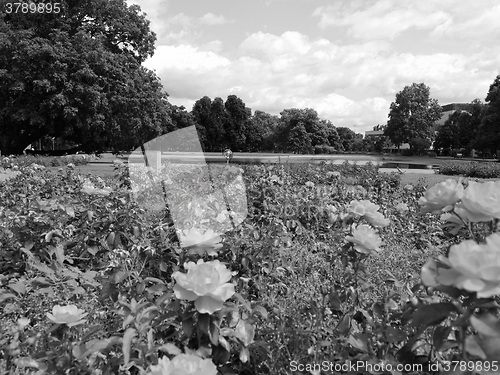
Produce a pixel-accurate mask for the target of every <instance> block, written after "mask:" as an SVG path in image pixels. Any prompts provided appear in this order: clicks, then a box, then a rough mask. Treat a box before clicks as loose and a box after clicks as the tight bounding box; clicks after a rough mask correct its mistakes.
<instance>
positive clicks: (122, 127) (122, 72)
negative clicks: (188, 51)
mask: <svg viewBox="0 0 500 375" xmlns="http://www.w3.org/2000/svg"><path fill="white" fill-rule="evenodd" d="M60 3H61V12H60V13H58V14H55V13H50V14H49V13H27V14H24V13H21V12H19V13H14V12H12V13H10V14H9V13H6V12H1V13H0V152H1V153H2V154H3V155H9V154H20V153H22V151H23V150H24V148H25V147H27V146H28V145H30V144H31V143H33V142H34V141H37V140H38V139H39V138H41V137H43V136H45V135H48V136H52V137H61V138H64V139H67V140H71V141H74V142H75V143H78V144H80V145H81V148H82V149H83V150H86V151H94V150H97V151H102V150H103V149H117V150H124V149H130V148H132V147H137V145H139V144H141V143H143V142H145V141H147V140H149V139H151V138H153V137H155V136H157V135H158V134H162V133H163V132H166V131H168V130H172V121H171V119H170V117H169V105H168V102H167V101H166V94H165V93H164V92H163V91H162V89H163V88H162V86H161V84H160V81H159V79H158V77H156V75H155V74H154V73H153V72H152V71H149V70H147V69H145V68H144V67H143V66H142V65H141V63H142V62H143V61H144V60H145V59H146V58H147V57H148V56H151V55H152V54H153V51H154V42H155V39H156V37H155V35H154V33H152V32H151V31H150V29H149V21H147V20H146V18H145V16H144V14H143V13H141V12H140V8H139V7H138V6H136V5H132V6H128V5H127V4H126V2H125V1H124V0H112V1H108V0H85V1H65V0H62V1H61V2H60Z"/></svg>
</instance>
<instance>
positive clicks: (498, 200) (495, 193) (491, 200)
mask: <svg viewBox="0 0 500 375" xmlns="http://www.w3.org/2000/svg"><path fill="white" fill-rule="evenodd" d="M462 205H463V207H464V208H465V209H466V210H467V216H468V217H469V219H470V220H471V221H473V222H478V221H490V220H492V219H493V218H495V219H500V180H498V181H487V182H482V183H481V182H474V181H471V182H469V186H467V189H465V192H464V196H463V198H462Z"/></svg>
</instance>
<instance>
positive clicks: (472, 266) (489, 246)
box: [421, 233, 500, 298]
mask: <svg viewBox="0 0 500 375" xmlns="http://www.w3.org/2000/svg"><path fill="white" fill-rule="evenodd" d="M439 260H440V263H441V264H438V263H437V262H435V261H433V260H430V261H428V262H427V263H426V264H425V265H424V267H423V268H422V273H421V278H422V281H423V283H424V284H426V285H428V286H437V285H447V286H455V287H457V288H459V289H463V290H466V291H469V292H476V293H477V296H478V297H479V298H488V297H491V296H494V295H497V294H500V233H494V234H492V235H490V236H488V237H487V238H486V244H478V243H477V242H476V241H474V240H466V241H463V242H461V243H460V244H458V245H452V246H451V247H450V251H449V254H448V258H445V257H440V258H439ZM440 265H444V267H440Z"/></svg>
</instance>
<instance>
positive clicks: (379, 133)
mask: <svg viewBox="0 0 500 375" xmlns="http://www.w3.org/2000/svg"><path fill="white" fill-rule="evenodd" d="M383 136H384V131H383V130H367V131H365V138H379V137H383ZM409 149H410V145H409V144H408V143H403V144H401V145H400V146H399V150H409ZM397 150H398V147H397V146H395V145H394V144H392V143H391V144H390V146H388V147H386V148H384V152H396V151H397Z"/></svg>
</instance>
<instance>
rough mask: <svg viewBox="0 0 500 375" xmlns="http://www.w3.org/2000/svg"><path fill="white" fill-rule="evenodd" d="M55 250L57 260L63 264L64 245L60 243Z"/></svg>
mask: <svg viewBox="0 0 500 375" xmlns="http://www.w3.org/2000/svg"><path fill="white" fill-rule="evenodd" d="M54 252H55V254H56V259H57V262H58V263H59V265H61V266H62V265H63V263H64V258H65V256H64V247H63V246H62V245H61V244H58V245H57V246H56V247H55V248H54Z"/></svg>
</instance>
